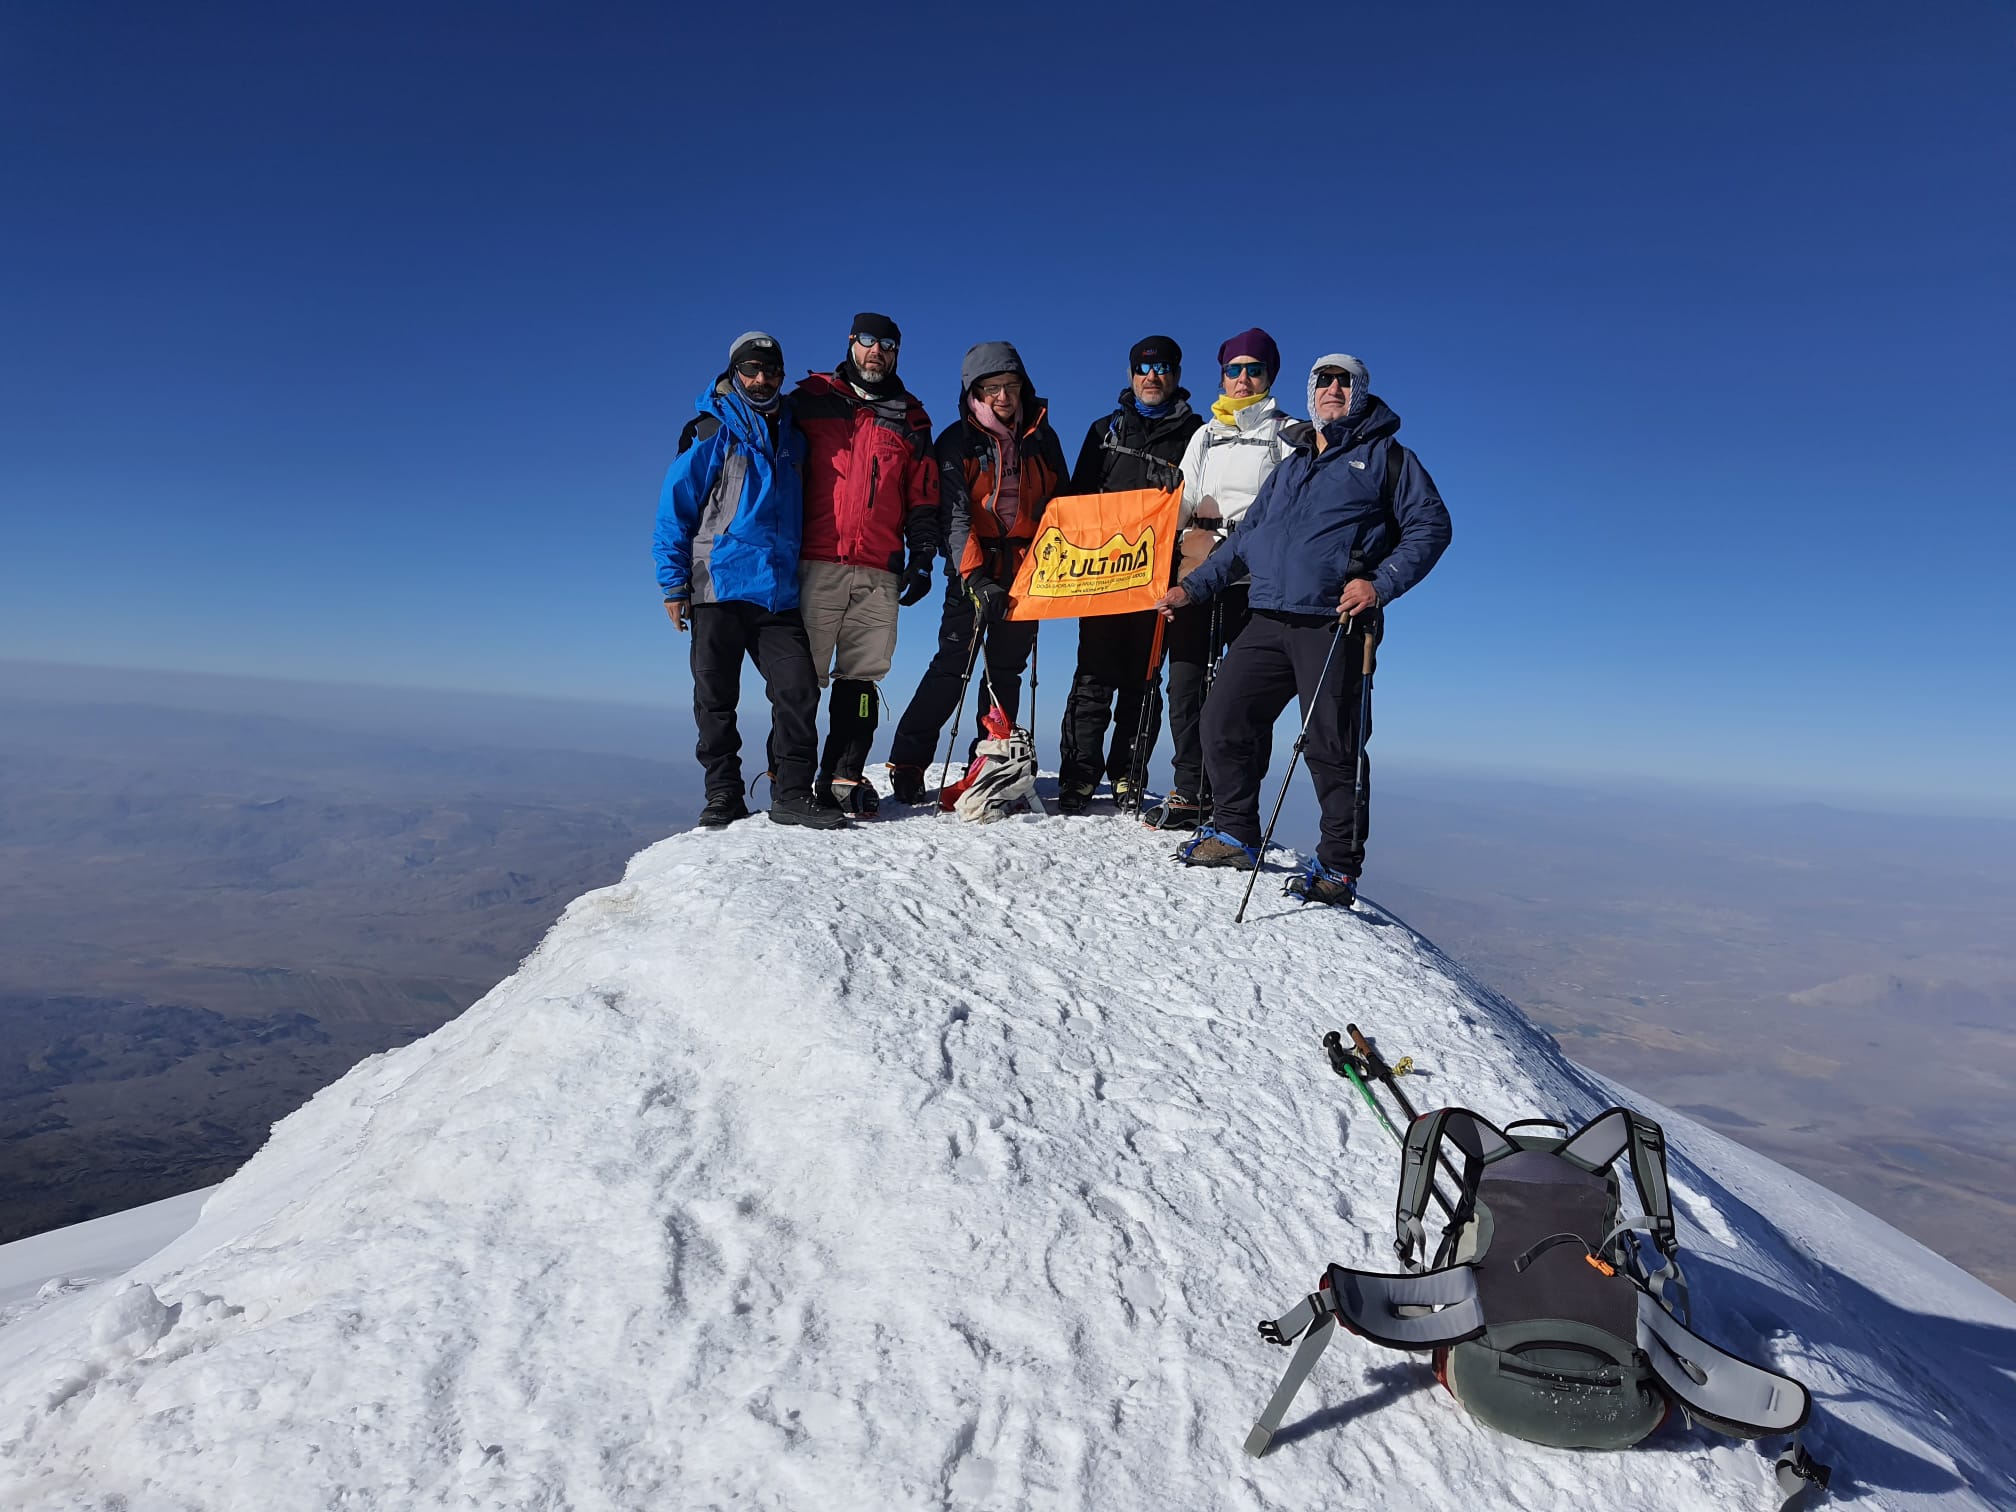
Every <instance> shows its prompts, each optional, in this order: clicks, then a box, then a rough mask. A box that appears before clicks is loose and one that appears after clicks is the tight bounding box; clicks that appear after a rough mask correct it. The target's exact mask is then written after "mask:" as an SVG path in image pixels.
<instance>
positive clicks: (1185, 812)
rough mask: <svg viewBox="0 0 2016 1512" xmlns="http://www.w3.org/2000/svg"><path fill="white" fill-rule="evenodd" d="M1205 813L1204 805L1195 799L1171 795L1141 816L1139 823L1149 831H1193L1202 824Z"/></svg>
mask: <svg viewBox="0 0 2016 1512" xmlns="http://www.w3.org/2000/svg"><path fill="white" fill-rule="evenodd" d="M1205 812H1206V810H1205V808H1204V805H1203V804H1201V803H1199V802H1198V801H1197V800H1196V799H1195V798H1186V797H1184V796H1183V795H1182V794H1181V793H1171V794H1170V795H1169V796H1168V797H1167V798H1164V799H1163V800H1162V801H1161V802H1160V803H1158V804H1156V805H1155V807H1153V808H1152V809H1149V810H1148V812H1146V813H1145V814H1143V815H1142V816H1141V822H1142V823H1143V824H1145V825H1147V826H1148V827H1149V828H1151V829H1165V830H1194V829H1195V828H1197V826H1198V825H1200V824H1202V823H1203V822H1204V815H1205Z"/></svg>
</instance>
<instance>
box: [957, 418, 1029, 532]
mask: <svg viewBox="0 0 2016 1512" xmlns="http://www.w3.org/2000/svg"><path fill="white" fill-rule="evenodd" d="M966 402H967V405H968V407H969V408H970V409H971V410H972V412H973V423H974V424H975V425H977V426H979V427H980V428H981V429H982V430H984V431H986V432H987V434H988V435H990V436H992V437H993V438H994V451H995V454H996V455H997V456H999V457H1000V459H1001V468H1000V473H999V476H998V477H996V478H995V480H994V497H993V498H992V499H991V500H989V501H988V504H989V507H990V508H992V509H993V511H994V518H995V519H997V520H999V521H1000V522H1001V529H1002V530H1003V531H1004V532H1005V531H1008V530H1012V529H1014V527H1015V517H1016V516H1017V515H1018V514H1020V513H1021V506H1022V453H1021V448H1019V447H1018V446H1016V444H1015V433H1014V432H1013V431H1011V430H1010V429H1009V428H1008V427H1007V426H1006V425H1005V424H1003V423H1002V420H1001V417H1000V416H999V415H997V414H995V413H994V408H993V406H992V405H990V404H988V402H987V401H986V400H985V399H982V398H980V397H978V396H977V395H976V396H974V397H973V398H971V399H969V400H967V401H966ZM1015 420H1016V423H1017V424H1018V425H1019V424H1020V423H1021V420H1022V412H1021V411H1020V410H1019V409H1018V410H1017V411H1016V412H1015Z"/></svg>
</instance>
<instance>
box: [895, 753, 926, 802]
mask: <svg viewBox="0 0 2016 1512" xmlns="http://www.w3.org/2000/svg"><path fill="white" fill-rule="evenodd" d="M889 796H890V797H891V798H894V799H895V800H896V801H897V802H898V803H922V802H923V801H924V768H922V767H920V766H898V765H896V763H895V762H893V761H892V762H890V763H889Z"/></svg>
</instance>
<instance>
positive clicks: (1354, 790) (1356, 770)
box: [1351, 630, 1373, 866]
mask: <svg viewBox="0 0 2016 1512" xmlns="http://www.w3.org/2000/svg"><path fill="white" fill-rule="evenodd" d="M1359 633H1360V634H1361V635H1362V636H1364V638H1365V657H1364V662H1363V665H1362V667H1361V668H1360V671H1359V675H1358V753H1357V755H1356V756H1355V757H1354V758H1353V759H1352V762H1351V850H1352V853H1353V854H1354V855H1355V854H1356V853H1357V850H1358V805H1359V803H1360V802H1361V801H1362V800H1363V798H1364V794H1365V732H1366V728H1367V726H1369V725H1370V724H1371V723H1372V644H1373V642H1372V632H1371V631H1370V630H1363V631H1360V632H1359ZM1359 864H1360V865H1361V866H1362V865H1363V864H1364V863H1362V862H1361V863H1359Z"/></svg>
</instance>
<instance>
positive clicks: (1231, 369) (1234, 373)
mask: <svg viewBox="0 0 2016 1512" xmlns="http://www.w3.org/2000/svg"><path fill="white" fill-rule="evenodd" d="M1225 376H1226V377H1227V378H1265V377H1266V376H1267V364H1266V363H1264V362H1228V363H1226V364H1225Z"/></svg>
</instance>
